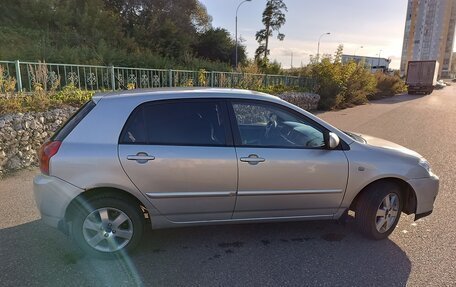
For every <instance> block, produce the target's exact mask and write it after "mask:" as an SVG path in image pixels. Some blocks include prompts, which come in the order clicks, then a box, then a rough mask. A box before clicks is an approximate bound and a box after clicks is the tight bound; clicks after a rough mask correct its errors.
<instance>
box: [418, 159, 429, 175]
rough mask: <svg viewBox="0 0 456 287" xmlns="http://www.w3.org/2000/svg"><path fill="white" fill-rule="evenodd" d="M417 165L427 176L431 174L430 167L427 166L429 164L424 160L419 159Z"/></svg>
mask: <svg viewBox="0 0 456 287" xmlns="http://www.w3.org/2000/svg"><path fill="white" fill-rule="evenodd" d="M418 164H419V165H421V166H422V167H423V168H424V169H425V170H426V171H427V172H428V173H429V174H432V170H431V165H430V164H429V162H428V161H427V160H426V159H424V158H422V159H420V161H419V162H418Z"/></svg>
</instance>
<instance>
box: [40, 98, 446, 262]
mask: <svg viewBox="0 0 456 287" xmlns="http://www.w3.org/2000/svg"><path fill="white" fill-rule="evenodd" d="M40 156H41V166H40V167H41V174H40V175H38V176H36V177H35V179H34V193H35V198H36V203H37V206H38V208H39V210H40V212H41V217H42V220H43V221H44V222H46V223H47V224H49V225H51V226H54V227H57V228H59V229H61V230H62V231H64V232H65V233H68V234H70V235H71V236H72V237H73V238H74V239H75V241H76V242H77V243H78V244H79V245H80V247H81V248H82V249H83V250H85V251H86V252H88V253H91V254H94V255H101V256H105V255H109V256H110V255H112V254H116V253H120V252H124V251H128V250H131V249H132V248H134V247H135V246H136V245H137V244H138V243H139V242H140V239H141V235H142V233H143V231H144V229H145V228H146V227H149V228H150V227H151V228H152V229H159V228H168V227H179V226H190V225H203V224H223V223H235V222H239V223H241V222H265V221H289V220H328V219H331V220H334V219H339V218H341V217H342V216H344V215H345V214H346V213H347V211H348V210H353V211H354V213H355V222H356V224H357V226H358V227H359V230H360V232H361V233H363V234H364V235H366V236H367V237H369V238H372V239H383V238H386V237H387V236H388V235H389V234H390V233H391V232H392V231H393V230H394V228H395V226H396V224H397V222H398V220H399V218H400V214H401V212H404V213H406V214H412V213H414V214H415V219H418V218H421V217H423V216H427V215H429V214H430V213H431V212H432V210H433V204H434V200H435V198H436V196H437V193H438V189H439V179H438V177H437V176H436V175H435V174H433V173H432V171H431V168H430V166H429V163H428V162H427V161H426V160H425V159H424V158H423V157H422V156H420V155H419V154H418V153H416V152H414V151H411V150H408V149H406V148H404V147H402V146H399V145H397V144H394V143H391V142H388V141H385V140H382V139H378V138H374V137H370V136H365V135H358V134H354V133H350V132H343V131H340V130H338V129H337V128H335V127H333V126H331V125H329V124H328V123H326V122H324V121H322V120H321V119H319V118H317V117H316V116H314V115H312V114H310V113H308V112H306V111H304V110H302V109H300V108H299V107H296V106H294V105H292V104H290V103H287V102H285V101H283V100H281V99H279V98H277V97H274V96H271V95H267V94H263V93H257V92H252V91H245V90H230V89H162V90H137V91H123V92H112V93H107V94H98V95H95V96H94V97H93V99H92V100H91V101H89V102H88V103H87V104H85V105H84V106H83V107H82V108H81V109H80V110H79V111H78V112H77V113H76V114H75V115H74V116H73V117H72V118H71V119H69V120H68V121H67V123H66V124H65V125H64V126H63V127H62V128H61V129H60V130H58V131H57V132H56V133H55V134H54V135H53V136H52V138H51V139H50V140H49V141H48V142H47V143H45V144H44V145H43V147H42V150H41V155H40Z"/></svg>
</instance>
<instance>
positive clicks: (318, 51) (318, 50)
mask: <svg viewBox="0 0 456 287" xmlns="http://www.w3.org/2000/svg"><path fill="white" fill-rule="evenodd" d="M330 34H331V33H330V32H326V33H323V34H321V35H320V37H319V38H318V48H317V62H319V61H320V40H321V37H323V36H324V35H330Z"/></svg>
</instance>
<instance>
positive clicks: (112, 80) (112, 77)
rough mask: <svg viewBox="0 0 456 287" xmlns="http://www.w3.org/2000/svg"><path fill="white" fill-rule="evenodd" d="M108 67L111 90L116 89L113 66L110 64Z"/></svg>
mask: <svg viewBox="0 0 456 287" xmlns="http://www.w3.org/2000/svg"><path fill="white" fill-rule="evenodd" d="M109 69H111V86H112V90H113V91H115V90H116V76H114V66H110V67H109Z"/></svg>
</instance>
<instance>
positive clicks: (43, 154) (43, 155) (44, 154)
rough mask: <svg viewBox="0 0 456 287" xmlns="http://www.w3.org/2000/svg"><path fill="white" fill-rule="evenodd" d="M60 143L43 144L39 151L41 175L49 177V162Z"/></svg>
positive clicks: (49, 142)
mask: <svg viewBox="0 0 456 287" xmlns="http://www.w3.org/2000/svg"><path fill="white" fill-rule="evenodd" d="M61 144H62V142H59V141H48V142H45V143H44V144H43V145H42V146H41V149H40V170H41V173H43V174H47V175H49V161H50V160H51V157H53V156H54V155H55V154H56V153H57V152H58V151H59V148H60V145H61Z"/></svg>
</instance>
